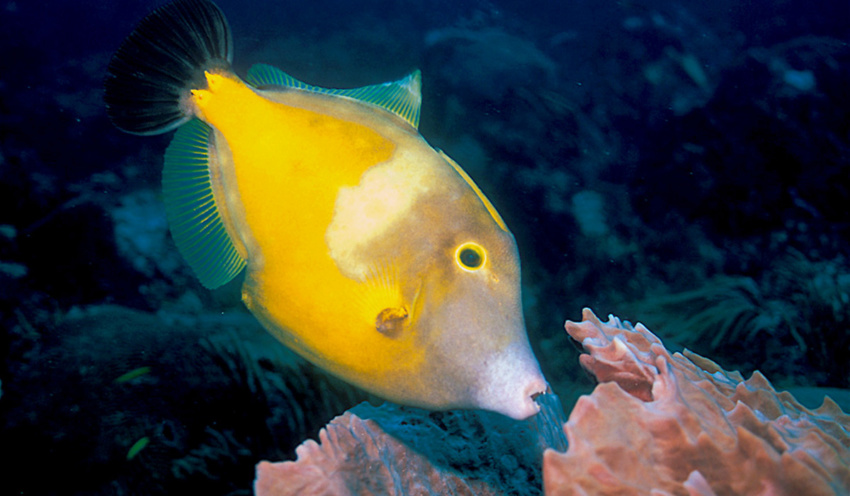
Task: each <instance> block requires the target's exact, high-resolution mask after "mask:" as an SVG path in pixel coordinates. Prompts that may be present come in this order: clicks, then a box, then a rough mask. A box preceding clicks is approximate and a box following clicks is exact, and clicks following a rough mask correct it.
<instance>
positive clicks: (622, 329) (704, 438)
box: [543, 309, 850, 495]
mask: <svg viewBox="0 0 850 496" xmlns="http://www.w3.org/2000/svg"><path fill="white" fill-rule="evenodd" d="M583 318H584V320H583V322H581V323H575V322H567V324H566V329H567V332H568V333H569V334H570V336H572V337H573V338H574V339H576V340H578V341H580V342H581V344H582V346H583V347H584V349H585V351H587V352H588V353H589V354H588V355H583V356H582V357H581V363H582V365H583V366H584V367H585V368H586V369H587V370H588V371H590V372H591V373H593V374H594V375H595V376H596V377H597V379H598V380H599V381H600V384H599V385H598V386H597V387H596V389H595V390H594V391H593V394H591V395H589V396H584V397H582V398H581V399H579V401H578V403H577V404H576V406H575V408H574V409H573V411H572V413H571V415H570V418H569V421H568V422H567V423H566V424H565V425H564V432H565V433H566V435H567V439H568V441H569V449H568V451H567V452H566V453H558V452H555V451H553V450H549V451H547V452H546V453H545V454H544V468H543V477H544V487H545V491H546V494H552V495H583V494H594V495H608V494H611V495H613V494H617V495H630V494H635V495H637V494H659V495H660V494H670V495H673V494H677V495H678V494H681V495H724V494H728V495H732V494H765V495H768V494H769V495H783V494H787V495H797V494H807V495H820V494H824V495H826V494H848V493H850V466H848V465H850V433H848V426H850V417H849V416H848V415H846V414H844V413H843V412H842V411H841V409H840V408H838V406H837V405H836V404H835V403H833V402H832V401H831V400H830V399H829V398H827V399H826V400H825V401H824V404H823V406H821V407H820V408H818V409H817V410H808V409H806V408H805V407H803V406H802V405H801V404H800V403H798V402H797V401H796V400H795V399H794V398H793V396H791V395H790V394H788V393H778V392H776V390H774V389H773V387H772V386H771V385H770V383H769V382H768V381H767V379H765V377H764V376H762V375H761V374H760V373H758V372H756V373H755V374H753V376H752V377H751V378H750V379H748V380H746V381H744V380H743V378H742V377H741V376H740V374H738V373H737V372H732V373H728V372H726V371H724V370H722V369H721V368H720V367H719V366H718V365H717V364H715V363H714V362H712V361H711V360H708V359H705V358H703V357H700V356H698V355H696V354H693V353H690V352H687V351H686V352H685V354H684V355H682V354H679V353H674V354H671V353H670V352H669V351H667V350H666V349H665V348H664V346H663V344H662V343H661V341H660V340H659V339H658V338H657V337H656V336H654V335H653V334H652V333H651V332H650V331H649V330H648V329H646V327H644V326H643V325H640V324H638V325H637V326H635V327H632V326H631V325H629V324H628V323H622V322H620V320H619V319H617V318H615V317H611V318H610V319H609V321H608V322H607V323H602V322H601V321H600V320H599V319H598V318H597V317H596V316H595V315H594V314H593V313H592V312H591V311H590V310H587V309H585V311H584V314H583Z"/></svg>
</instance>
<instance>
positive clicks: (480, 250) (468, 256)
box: [455, 241, 487, 272]
mask: <svg viewBox="0 0 850 496" xmlns="http://www.w3.org/2000/svg"><path fill="white" fill-rule="evenodd" d="M486 261H487V252H486V251H485V250H484V247H483V246H481V245H479V244H478V243H473V242H471V241H470V242H467V243H463V244H462V245H460V246H458V247H457V250H455V263H457V265H458V267H460V268H461V269H463V270H465V271H467V272H474V271H476V270H478V269H480V268H481V267H484V263H485V262H486Z"/></svg>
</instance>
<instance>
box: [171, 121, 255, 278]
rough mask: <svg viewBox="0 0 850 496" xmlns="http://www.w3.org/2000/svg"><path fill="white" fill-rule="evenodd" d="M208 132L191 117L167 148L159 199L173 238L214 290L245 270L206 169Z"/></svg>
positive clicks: (209, 137) (186, 257) (199, 276)
mask: <svg viewBox="0 0 850 496" xmlns="http://www.w3.org/2000/svg"><path fill="white" fill-rule="evenodd" d="M211 130H212V128H211V127H210V126H208V125H207V124H205V123H203V122H201V121H200V120H198V119H192V120H190V121H189V122H187V123H186V124H185V125H183V126H182V127H180V128H179V129H178V130H177V133H176V134H175V135H174V139H173V140H171V144H170V145H168V149H167V150H165V168H164V169H163V171H162V195H163V199H164V201H165V214H166V216H167V217H168V224H169V225H170V226H171V236H172V237H173V238H174V243H175V244H176V245H177V248H178V249H179V250H180V253H181V254H182V255H183V258H185V259H186V261H187V262H188V263H189V266H190V267H192V270H193V271H194V272H195V275H196V276H198V279H200V280H201V284H203V285H204V286H205V287H207V288H210V289H213V288H217V287H219V286H221V285H223V284H225V283H227V282H228V281H230V280H231V279H233V278H234V277H236V275H237V274H239V272H240V271H241V270H242V268H243V267H245V259H244V258H242V256H241V255H239V252H238V251H237V250H236V247H235V246H234V245H233V242H232V241H231V239H230V235H228V234H227V229H226V228H225V226H224V221H223V220H222V218H221V214H220V213H219V210H218V209H219V207H218V206H217V205H216V202H215V196H214V195H213V188H212V181H211V179H210V170H209V153H210V152H209V150H210V140H211V139H212V132H211Z"/></svg>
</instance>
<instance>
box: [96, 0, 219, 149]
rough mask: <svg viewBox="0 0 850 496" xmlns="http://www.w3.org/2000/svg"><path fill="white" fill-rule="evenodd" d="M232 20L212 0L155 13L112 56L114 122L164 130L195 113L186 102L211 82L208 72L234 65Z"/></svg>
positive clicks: (135, 129)
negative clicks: (229, 21)
mask: <svg viewBox="0 0 850 496" xmlns="http://www.w3.org/2000/svg"><path fill="white" fill-rule="evenodd" d="M232 59H233V40H232V37H231V35H230V28H229V27H228V26H227V19H225V17H224V14H223V13H222V12H221V10H219V8H218V7H217V6H216V5H215V4H214V3H212V2H210V1H208V0H175V1H174V2H171V3H169V4H166V5H163V6H162V7H159V8H158V9H156V10H154V11H153V12H151V13H150V14H149V15H148V16H147V17H145V18H144V20H142V22H141V23H139V25H138V27H136V29H135V30H134V31H133V32H132V33H130V36H128V37H127V39H126V40H124V43H123V44H122V45H121V47H120V48H119V49H118V51H117V52H116V53H115V55H114V56H113V57H112V61H111V62H110V63H109V67H108V69H107V76H106V81H105V82H104V89H105V94H104V101H105V102H106V109H107V113H108V114H109V117H110V119H112V122H113V123H114V124H115V125H116V126H117V127H118V128H119V129H121V130H123V131H126V132H128V133H133V134H144V135H150V134H160V133H164V132H167V131H171V130H172V129H175V128H177V127H179V126H180V125H181V124H183V123H185V122H186V121H188V120H189V119H190V118H192V115H191V113H190V111H189V110H188V108H187V107H186V106H185V105H181V101H182V100H183V99H184V98H185V97H186V95H187V92H188V91H189V90H191V89H198V88H204V87H206V80H205V79H204V71H205V70H209V69H214V68H229V66H230V62H231V61H232Z"/></svg>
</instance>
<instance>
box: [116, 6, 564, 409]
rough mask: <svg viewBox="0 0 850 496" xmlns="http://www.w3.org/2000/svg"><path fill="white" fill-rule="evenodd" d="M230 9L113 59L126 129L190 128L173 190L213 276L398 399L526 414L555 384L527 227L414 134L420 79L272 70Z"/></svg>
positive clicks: (161, 18) (188, 235) (178, 152)
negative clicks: (531, 273) (542, 343)
mask: <svg viewBox="0 0 850 496" xmlns="http://www.w3.org/2000/svg"><path fill="white" fill-rule="evenodd" d="M232 59H233V41H232V37H231V33H230V29H229V27H228V24H227V20H226V19H225V17H224V14H223V13H222V11H221V10H220V9H219V8H218V7H217V6H216V5H215V4H213V3H211V2H210V1H207V0H176V1H174V2H172V3H169V4H166V5H164V6H162V7H160V8H158V9H156V10H154V11H153V12H152V13H151V14H150V15H149V16H147V17H146V18H145V19H144V20H142V21H141V23H140V24H139V25H138V26H137V27H136V29H135V30H134V31H133V32H132V33H131V34H130V35H129V36H128V38H127V39H126V40H125V41H124V43H123V44H122V45H121V46H120V48H119V49H118V50H117V52H116V53H115V55H114V57H113V58H112V60H111V62H110V64H109V66H108V70H107V76H106V80H105V86H104V100H105V103H106V107H107V113H108V115H109V117H110V118H111V120H112V122H113V123H114V124H115V125H116V126H117V127H118V128H119V129H121V130H123V131H126V132H129V133H133V134H140V135H155V134H160V133H165V132H169V131H172V130H175V129H176V133H175V135H174V137H173V139H172V141H171V144H170V145H169V146H168V148H167V149H166V151H165V160H164V162H165V165H164V170H163V179H162V187H163V200H164V203H165V207H166V208H165V209H166V214H167V216H168V220H169V225H170V228H171V234H172V237H173V239H174V241H175V244H176V245H177V248H178V250H179V251H180V252H181V253H182V255H183V257H184V258H185V259H186V261H187V262H188V265H189V266H190V267H191V268H192V270H193V271H194V273H195V274H196V275H197V277H198V278H199V280H200V282H201V283H202V284H203V285H204V286H205V287H207V288H216V287H219V286H221V285H223V284H225V283H227V282H229V281H231V280H232V279H234V278H236V277H237V276H241V274H242V273H243V272H244V282H243V284H242V299H243V301H244V303H245V305H246V306H247V308H248V309H249V310H250V311H251V312H252V313H253V314H254V315H255V316H256V318H257V319H258V320H259V321H260V322H261V323H262V324H263V326H264V327H265V328H266V329H267V330H268V331H269V332H271V333H272V334H273V335H274V336H275V337H277V338H278V339H279V340H280V341H281V342H282V343H283V344H285V345H286V346H288V347H290V348H291V349H293V350H294V351H295V352H297V353H298V354H300V355H301V356H303V357H304V358H305V359H307V360H308V361H310V362H312V363H313V364H315V365H317V366H319V367H321V368H323V369H325V370H327V371H329V372H330V373H332V374H334V375H336V376H338V377H340V378H342V379H343V380H346V381H348V382H350V383H352V384H354V385H356V386H359V387H361V388H362V389H364V390H366V391H369V392H371V393H374V394H376V395H378V396H380V397H383V398H385V399H387V400H390V401H394V402H397V403H401V404H406V405H411V406H417V407H422V408H428V409H434V410H441V409H451V408H478V409H485V410H490V411H495V412H499V413H502V414H504V415H506V416H509V417H513V418H516V419H523V418H527V417H529V416H531V415H533V414H535V413H536V412H537V411H538V408H539V407H538V405H537V403H536V402H535V398H536V397H537V396H538V395H540V394H543V393H545V392H546V391H547V390H548V385H547V383H546V380H545V379H544V377H543V375H542V373H541V371H540V367H539V364H538V362H537V360H536V358H535V357H534V354H533V352H532V350H531V347H530V346H529V342H528V337H527V334H526V330H525V323H524V320H523V314H522V308H521V303H520V261H519V255H518V252H517V247H516V243H515V241H514V238H513V235H512V234H511V233H510V231H509V230H508V227H507V226H506V225H505V222H504V221H503V220H502V218H501V217H500V216H499V214H498V213H497V212H496V210H495V208H494V207H493V205H492V204H491V203H490V201H489V200H488V199H487V198H486V197H485V196H484V194H483V193H482V192H481V190H480V189H479V188H478V187H477V186H476V185H475V183H474V182H473V181H472V179H471V178H470V177H469V176H468V175H467V174H466V173H465V172H464V171H463V169H461V168H460V166H458V164H456V163H455V162H454V161H453V160H452V159H451V158H449V157H448V156H447V155H446V154H445V153H443V152H442V151H440V150H438V149H435V148H433V147H432V146H430V145H429V144H428V143H427V142H426V141H425V139H424V138H423V137H422V136H421V135H420V134H419V132H418V124H419V114H420V104H421V93H420V88H421V75H420V72H419V71H418V70H417V71H414V72H412V73H411V74H409V75H408V76H407V77H404V78H403V79H401V80H398V81H394V82H389V83H384V84H377V85H373V86H366V87H363V88H354V89H326V88H320V87H317V86H313V85H310V84H307V83H304V82H301V81H299V80H297V79H295V78H294V77H292V76H290V75H289V74H286V73H285V72H283V71H281V70H279V69H276V68H274V67H271V66H268V65H264V64H258V65H255V66H253V67H252V68H251V69H250V70H249V71H248V73H247V76H246V77H245V78H244V79H243V78H240V77H239V76H237V75H236V74H235V72H234V70H233V68H232V66H231V62H232Z"/></svg>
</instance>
